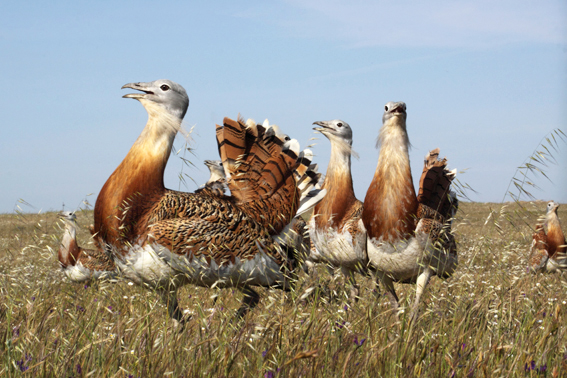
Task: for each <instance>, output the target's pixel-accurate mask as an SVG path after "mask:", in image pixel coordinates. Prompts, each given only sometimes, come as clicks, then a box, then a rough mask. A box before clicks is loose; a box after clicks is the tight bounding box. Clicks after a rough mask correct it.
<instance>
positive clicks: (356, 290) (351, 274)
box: [341, 266, 360, 302]
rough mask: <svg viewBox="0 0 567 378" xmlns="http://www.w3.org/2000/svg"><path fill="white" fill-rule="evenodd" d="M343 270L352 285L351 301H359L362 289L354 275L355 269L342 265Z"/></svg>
mask: <svg viewBox="0 0 567 378" xmlns="http://www.w3.org/2000/svg"><path fill="white" fill-rule="evenodd" d="M341 272H343V275H344V276H345V277H346V278H347V280H348V283H349V285H350V297H349V301H354V302H358V299H359V296H358V295H359V293H360V289H359V286H358V285H357V284H356V279H355V277H354V271H352V270H350V269H348V268H346V267H344V266H341Z"/></svg>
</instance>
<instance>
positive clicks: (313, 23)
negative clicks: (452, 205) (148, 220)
mask: <svg viewBox="0 0 567 378" xmlns="http://www.w3.org/2000/svg"><path fill="white" fill-rule="evenodd" d="M0 52H1V55H2V59H0V72H1V77H2V84H3V88H4V89H3V90H2V91H1V92H0V114H2V117H3V120H2V126H1V130H2V131H1V132H2V138H0V160H1V162H2V164H1V165H0V185H1V188H2V189H1V190H0V193H1V194H2V195H1V196H0V212H12V211H14V210H15V209H16V208H18V207H19V208H20V209H21V210H23V211H26V212H37V211H48V210H60V209H62V207H63V204H65V209H67V210H73V209H75V208H77V207H78V206H80V205H81V202H82V201H83V200H85V199H87V200H88V201H89V202H90V203H91V204H94V202H95V200H96V195H97V193H98V191H99V190H100V188H101V187H102V185H103V184H104V182H105V180H106V179H107V178H108V176H109V175H110V174H111V173H112V171H113V170H114V168H116V166H117V165H118V164H119V163H120V161H121V160H122V158H123V157H124V156H125V155H126V153H127V152H128V150H129V148H130V146H131V145H132V143H133V142H134V140H135V139H136V138H137V137H138V135H139V134H140V132H141V130H142V129H143V127H144V125H145V122H146V119H147V116H146V112H145V110H144V109H143V107H142V106H141V105H140V104H139V103H138V102H137V101H132V100H128V99H122V98H121V96H122V95H123V94H125V93H126V92H125V91H121V90H120V87H121V86H122V85H123V84H126V83H129V82H136V81H152V80H156V79H160V78H167V79H171V80H174V81H176V82H178V83H180V84H181V85H183V86H184V87H185V89H186V90H187V93H188V94H189V98H190V106H189V110H188V112H187V115H186V117H185V122H184V124H185V127H186V128H187V129H191V128H193V133H192V141H191V147H192V148H193V149H194V150H193V154H189V153H186V154H185V157H186V158H189V159H190V160H191V161H192V162H193V163H194V164H195V167H183V163H182V161H181V159H180V158H179V157H177V156H172V157H171V159H170V161H169V165H168V169H167V172H166V186H167V187H169V188H172V189H179V188H181V189H182V190H193V189H195V188H196V186H197V185H196V184H194V183H192V182H189V184H188V186H187V187H185V186H183V185H181V186H180V181H179V178H178V175H179V173H180V172H181V170H182V169H183V172H184V173H187V174H189V175H190V176H191V177H192V178H193V179H194V180H195V182H196V183H198V184H201V183H204V182H205V181H206V179H207V177H208V171H207V169H206V167H205V166H204V165H203V164H202V161H203V160H204V159H216V158H218V152H217V148H216V141H215V136H214V129H215V123H220V122H222V119H223V117H225V116H229V117H232V118H235V117H236V116H237V115H238V113H241V114H242V115H243V116H244V117H246V118H248V117H250V118H254V119H255V120H256V121H258V122H262V121H263V120H264V118H269V120H270V122H271V123H275V124H277V125H279V126H280V127H282V129H283V130H284V131H285V132H286V133H288V134H290V135H291V136H292V137H294V138H296V139H298V140H299V142H300V143H301V145H302V146H306V145H308V144H311V143H316V144H315V146H314V147H313V151H314V153H315V155H316V158H315V160H316V162H318V163H319V166H320V169H321V170H322V171H323V172H324V171H325V169H326V166H327V162H328V159H329V153H330V145H329V142H328V141H327V140H326V139H325V138H324V137H322V136H320V135H315V134H314V132H313V130H312V123H313V122H314V121H321V120H331V119H335V118H340V119H342V120H344V121H346V122H348V123H349V124H350V125H351V127H352V129H353V132H354V149H355V151H357V152H358V154H359V155H360V159H359V160H353V167H352V170H353V179H354V182H355V191H356V194H357V196H358V198H359V199H364V195H365V193H366V189H367V188H368V186H369V184H370V181H371V179H372V175H373V173H374V169H375V167H376V161H377V156H378V151H377V150H376V149H375V142H376V137H377V135H378V130H379V128H380V126H381V116H382V112H383V107H384V104H385V103H386V102H388V101H405V102H406V103H407V106H408V133H409V137H410V141H411V143H412V145H413V148H412V150H411V155H410V156H411V161H412V170H413V175H414V181H418V180H419V174H420V173H421V169H422V158H423V156H424V155H425V153H426V152H427V151H428V150H430V149H433V148H435V147H439V148H441V154H442V155H443V156H446V157H447V158H448V159H449V165H450V167H451V168H455V167H456V168H458V169H459V170H463V169H466V172H465V173H463V174H460V175H459V178H460V180H461V182H464V183H467V184H468V185H470V186H471V187H472V188H474V189H475V190H476V191H477V193H473V192H470V193H469V195H470V198H471V199H472V200H475V201H482V202H487V201H494V202H499V201H501V200H502V199H503V198H504V196H505V194H506V188H507V187H508V184H509V182H510V180H511V179H512V177H513V175H514V172H515V170H516V168H517V167H518V166H520V165H521V164H522V163H523V162H524V160H525V159H526V158H527V157H528V156H530V155H531V154H532V152H533V151H534V149H536V147H537V146H538V144H539V142H540V140H541V139H542V138H543V137H545V136H546V135H547V134H548V133H549V132H551V131H552V130H554V129H557V128H561V129H562V130H563V131H564V132H566V133H567V107H566V104H567V3H565V1H546V2H536V1H529V0H523V1H517V0H514V1H498V2H494V1H474V2H467V1H429V2H417V1H406V2H403V3H402V2H384V1H316V0H307V1H306V0H302V1H295V0H290V1H272V2H265V1H241V2H234V1H217V2H206V1H191V2H181V1H179V2H173V1H161V2H150V1H120V2H118V1H115V2H105V1H103V2H70V1H52V2H49V3H47V2H33V1H29V2H23V1H21V2H2V3H1V4H0ZM312 137H318V138H319V139H318V140H316V141H312V140H310V138H312ZM183 142H184V139H183V138H182V137H179V138H178V140H177V142H176V147H177V148H181V147H182V146H183ZM554 154H555V155H556V160H557V163H556V164H555V165H551V166H550V167H549V168H548V169H547V173H548V176H549V177H550V178H551V180H552V181H553V182H549V181H547V180H546V179H544V178H543V177H541V176H538V177H535V178H534V182H535V183H536V184H537V185H538V186H540V187H541V190H535V191H533V194H534V195H535V197H536V198H539V199H543V200H549V199H554V200H556V201H560V202H563V203H565V202H567V190H565V188H566V187H567V145H566V144H565V143H560V144H559V150H558V151H557V152H554ZM20 199H23V200H24V201H26V202H27V203H28V204H29V205H28V204H23V203H19V200H20Z"/></svg>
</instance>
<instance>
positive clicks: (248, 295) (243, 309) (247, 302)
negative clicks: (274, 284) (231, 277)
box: [236, 286, 260, 319]
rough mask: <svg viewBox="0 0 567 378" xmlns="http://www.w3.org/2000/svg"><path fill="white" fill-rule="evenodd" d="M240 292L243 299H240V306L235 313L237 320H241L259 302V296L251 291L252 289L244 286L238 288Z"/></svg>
mask: <svg viewBox="0 0 567 378" xmlns="http://www.w3.org/2000/svg"><path fill="white" fill-rule="evenodd" d="M240 291H242V293H243V294H244V298H242V306H240V308H239V309H238V312H237V313H236V318H237V319H242V318H243V317H244V315H246V313H248V311H250V310H251V309H253V308H254V307H256V305H257V304H258V302H260V296H259V295H258V293H256V292H255V291H254V290H252V288H250V287H248V286H245V287H242V288H240Z"/></svg>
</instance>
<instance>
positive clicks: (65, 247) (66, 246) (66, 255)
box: [58, 221, 81, 268]
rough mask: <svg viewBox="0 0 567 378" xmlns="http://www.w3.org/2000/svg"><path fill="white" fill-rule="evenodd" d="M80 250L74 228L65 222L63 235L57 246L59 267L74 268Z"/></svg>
mask: <svg viewBox="0 0 567 378" xmlns="http://www.w3.org/2000/svg"><path fill="white" fill-rule="evenodd" d="M80 254H81V249H80V248H79V245H78V244H77V231H76V226H75V225H72V224H70V223H68V222H67V221H65V234H63V239H62V240H61V245H60V246H59V253H58V257H59V263H60V264H61V267H63V268H66V267H68V266H74V265H75V264H76V263H77V260H78V258H79V255H80Z"/></svg>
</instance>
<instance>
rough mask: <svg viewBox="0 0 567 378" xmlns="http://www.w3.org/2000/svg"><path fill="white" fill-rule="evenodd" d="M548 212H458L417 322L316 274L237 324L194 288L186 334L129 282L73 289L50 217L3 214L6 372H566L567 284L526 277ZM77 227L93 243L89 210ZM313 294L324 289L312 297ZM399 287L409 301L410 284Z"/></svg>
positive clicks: (0, 302)
mask: <svg viewBox="0 0 567 378" xmlns="http://www.w3.org/2000/svg"><path fill="white" fill-rule="evenodd" d="M566 208H567V206H564V207H561V208H560V209H559V210H560V211H559V215H560V217H561V218H562V219H564V220H567V209H566ZM544 213H545V203H544V202H523V203H521V204H515V203H511V204H504V205H502V204H481V203H462V204H461V208H460V211H459V214H458V219H457V220H456V223H455V227H454V228H455V230H456V231H455V232H456V235H457V240H458V248H459V252H458V253H459V267H458V269H457V271H456V273H455V274H454V275H453V277H451V278H450V279H448V280H445V281H443V280H441V279H439V278H436V277H435V278H433V279H432V281H431V283H430V285H429V287H428V288H427V290H426V293H425V295H424V299H423V301H422V303H421V306H420V316H419V318H418V320H417V322H416V323H414V324H413V325H412V326H411V327H410V326H409V321H408V320H409V319H408V318H407V316H408V312H409V311H406V312H405V313H402V314H401V315H400V318H399V320H397V319H396V317H395V316H394V314H393V313H392V311H391V309H390V305H389V301H388V299H387V297H386V296H384V295H379V293H377V292H376V286H375V285H374V282H373V281H372V280H371V279H370V278H365V277H362V276H359V277H357V279H358V281H359V282H360V284H361V297H362V298H361V299H360V300H359V301H358V302H356V303H352V304H351V305H349V301H348V299H347V298H346V294H345V290H343V288H344V281H343V278H342V277H341V276H340V275H338V274H337V275H336V276H330V275H329V274H328V273H327V271H326V269H325V268H324V267H322V266H319V267H317V269H316V271H315V273H314V274H313V275H310V276H307V275H305V274H303V273H301V274H300V275H299V280H298V282H297V285H296V290H295V291H293V292H291V293H287V294H286V293H282V292H281V291H278V290H267V289H260V290H259V293H260V295H261V297H262V299H261V301H260V304H259V306H258V307H257V308H256V309H254V310H253V311H252V312H251V313H250V314H248V316H246V318H245V319H244V320H243V321H241V322H234V321H232V320H233V317H234V314H235V312H236V309H237V308H238V307H239V303H240V300H241V298H242V294H241V293H239V292H238V291H234V290H230V289H224V290H218V289H204V288H197V287H194V286H186V287H184V288H183V289H182V290H181V291H180V293H179V298H180V303H181V306H182V307H183V308H184V309H185V310H186V311H187V313H189V314H192V315H193V317H192V319H191V320H190V321H189V322H188V323H187V325H186V326H185V328H184V329H183V331H179V329H176V328H174V327H173V325H172V322H171V321H170V320H169V319H168V316H167V311H166V309H165V307H164V305H163V303H162V302H161V300H160V298H159V297H158V296H157V295H156V294H155V293H154V292H151V291H148V290H146V289H144V288H140V287H137V286H135V285H132V284H131V283H129V282H128V281H126V280H118V282H109V281H102V282H93V283H90V284H76V283H72V282H70V281H68V280H67V279H66V278H65V277H64V275H63V273H62V272H61V271H60V269H59V267H58V261H57V248H58V243H59V239H60V237H61V235H62V229H61V225H60V223H59V222H58V221H57V216H56V213H43V214H3V215H0V376H3V377H4V376H6V377H12V376H13V377H19V376H46V377H86V376H93V377H163V376H171V377H195V376H205V377H222V376H225V377H337V376H338V377H341V376H342V377H405V376H423V377H496V376H506V377H507V376H513V377H530V376H534V377H535V376H550V377H559V376H566V375H567V373H566V372H567V328H566V326H565V324H567V280H566V277H565V276H563V275H560V274H556V275H542V274H539V275H532V274H529V273H527V272H526V267H527V258H528V250H529V246H530V244H531V234H532V228H533V227H534V225H535V222H536V220H537V218H538V216H540V215H542V214H544ZM78 221H79V224H80V225H81V226H82V228H81V229H80V230H79V235H78V237H79V241H80V243H81V245H88V244H90V243H91V240H90V239H89V233H88V231H87V226H88V225H89V224H90V223H91V222H92V211H81V212H79V213H78ZM530 227H532V228H530ZM308 287H317V289H315V290H314V292H313V293H312V295H311V297H310V298H309V300H305V299H304V298H303V296H304V294H305V293H306V290H307V288H308ZM396 288H397V290H398V292H399V294H400V298H401V302H402V305H404V306H409V304H410V303H411V301H412V300H413V298H414V295H415V286H414V285H397V286H396ZM215 296H217V297H218V298H217V301H216V302H215V303H214V304H213V298H214V297H215Z"/></svg>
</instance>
